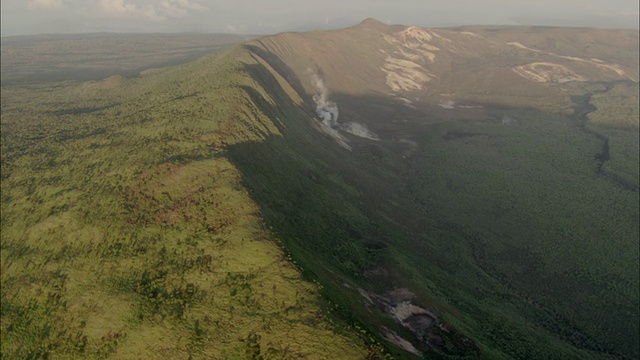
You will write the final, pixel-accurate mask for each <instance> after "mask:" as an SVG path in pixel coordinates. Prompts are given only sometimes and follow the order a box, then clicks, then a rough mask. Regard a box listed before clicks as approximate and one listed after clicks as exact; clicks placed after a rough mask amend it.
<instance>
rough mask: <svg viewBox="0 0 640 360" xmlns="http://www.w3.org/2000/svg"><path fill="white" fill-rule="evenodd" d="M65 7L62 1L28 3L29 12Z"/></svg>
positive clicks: (33, 0) (32, 1) (51, 0)
mask: <svg viewBox="0 0 640 360" xmlns="http://www.w3.org/2000/svg"><path fill="white" fill-rule="evenodd" d="M63 7H64V4H63V3H62V0H29V2H28V3H27V9H29V10H55V9H62V8H63Z"/></svg>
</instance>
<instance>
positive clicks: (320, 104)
mask: <svg viewBox="0 0 640 360" xmlns="http://www.w3.org/2000/svg"><path fill="white" fill-rule="evenodd" d="M311 81H312V82H313V86H314V87H315V88H316V91H317V92H318V93H317V94H315V95H313V101H314V102H315V103H316V114H318V117H320V120H321V121H322V123H323V124H324V125H325V126H330V127H332V128H335V127H338V104H336V103H335V102H333V101H330V100H329V90H328V89H327V87H326V86H325V85H324V81H323V80H322V78H321V77H320V76H318V74H315V73H313V74H311Z"/></svg>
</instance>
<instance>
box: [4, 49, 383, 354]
mask: <svg viewBox="0 0 640 360" xmlns="http://www.w3.org/2000/svg"><path fill="white" fill-rule="evenodd" d="M90 50H91V49H90ZM230 59H231V58H230V55H229V54H227V53H225V54H222V55H212V56H209V57H205V58H203V59H201V60H198V61H196V62H194V63H192V64H190V65H186V66H184V67H176V68H167V69H163V70H160V72H159V73H156V74H155V75H148V76H142V77H139V78H134V79H126V78H124V77H110V78H107V79H105V80H101V81H94V82H83V83H79V82H73V81H68V82H64V83H60V82H43V83H34V82H32V81H31V80H32V79H30V81H29V82H28V83H26V84H24V85H23V84H12V85H8V86H7V85H3V88H2V218H1V224H2V257H1V259H2V265H1V266H2V278H1V280H2V286H1V289H2V290H1V291H2V295H1V296H2V297H1V299H2V313H1V316H2V331H1V334H2V335H1V336H2V348H1V350H2V358H7V359H9V358H15V359H19V358H46V357H56V356H59V357H74V358H105V357H116V358H163V359H166V358H189V357H193V358H220V359H227V358H256V357H258V356H265V357H268V358H300V357H308V356H320V357H324V358H354V359H358V358H362V357H364V356H366V354H367V352H366V349H367V348H371V349H376V348H378V347H379V345H377V344H375V343H373V342H371V341H369V340H367V341H369V344H368V345H367V344H365V341H364V340H363V339H361V338H360V337H358V336H356V335H355V334H356V331H355V330H354V329H352V328H351V325H350V324H347V323H346V322H344V321H343V320H341V319H340V318H336V317H335V316H334V315H331V313H329V312H324V311H321V310H320V309H321V308H326V309H329V308H330V307H331V306H332V305H331V304H330V303H328V302H327V301H322V302H321V299H320V298H319V286H318V285H317V284H314V283H311V282H309V281H306V280H303V279H302V277H301V273H300V270H299V269H298V268H297V267H296V265H295V264H294V263H293V262H292V261H291V260H290V258H289V257H288V256H287V255H286V253H284V252H283V251H282V250H281V249H279V248H278V246H277V245H276V243H275V238H274V237H273V235H272V234H271V233H270V231H269V230H268V228H266V226H265V225H264V222H263V220H262V219H261V217H260V215H259V209H258V207H257V206H256V204H255V203H254V202H253V201H252V200H251V199H250V197H249V195H248V194H247V192H246V190H244V188H243V187H242V184H241V181H240V174H239V173H238V171H237V169H236V168H235V167H234V166H233V165H232V164H231V163H230V162H229V160H228V159H227V158H226V156H225V154H224V148H223V147H222V144H223V143H233V142H234V139H233V136H237V140H235V141H241V140H242V141H246V140H247V139H250V138H252V137H256V139H257V138H258V137H257V135H254V134H252V133H251V132H250V131H248V130H246V131H244V132H239V131H241V130H242V129H243V127H244V126H246V125H242V124H238V123H236V122H234V119H235V117H232V114H235V112H236V110H237V108H238V107H240V106H244V104H245V101H246V100H245V95H244V94H243V93H242V92H241V89H240V88H239V87H238V86H240V85H241V84H246V86H253V84H254V83H253V81H252V80H251V79H250V78H249V77H248V76H246V74H245V73H243V72H242V71H241V69H240V68H238V64H236V63H234V62H233V61H230ZM45 70H46V69H45ZM227 134H234V135H233V136H227Z"/></svg>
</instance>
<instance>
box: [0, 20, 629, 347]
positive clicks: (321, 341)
mask: <svg viewBox="0 0 640 360" xmlns="http://www.w3.org/2000/svg"><path fill="white" fill-rule="evenodd" d="M552 39H556V40H552ZM613 39H615V42H614V41H613ZM634 41H635V44H636V45H637V32H636V33H633V32H629V31H614V30H610V31H609V30H606V31H605V30H592V29H558V28H508V27H507V28H489V27H483V28H455V29H421V28H415V27H403V26H386V25H384V24H381V23H379V22H377V21H375V20H371V19H370V20H367V21H365V22H363V23H362V24H360V25H358V26H355V27H352V28H348V29H344V30H337V31H328V32H311V33H285V34H279V35H276V36H273V37H266V38H261V39H257V40H253V41H249V42H246V43H243V44H240V45H237V46H235V47H233V48H232V49H230V50H227V51H223V52H221V53H218V54H214V55H209V56H206V57H203V58H200V59H198V60H196V61H193V62H191V63H189V64H185V65H180V66H175V67H171V68H165V69H161V70H158V71H154V72H151V73H149V72H147V73H143V74H141V75H140V76H139V77H135V78H129V79H127V78H124V77H117V76H116V77H110V78H107V79H104V80H101V81H92V82H84V83H76V82H65V83H60V82H53V83H33V82H31V83H29V84H21V83H16V84H13V83H12V84H4V83H3V86H2V138H1V140H2V143H1V145H2V205H1V206H2V208H1V209H2V219H1V224H2V225H1V226H2V228H1V229H2V256H1V260H2V263H1V266H2V278H1V281H2V284H1V285H2V294H1V296H2V332H1V334H2V335H1V336H2V356H3V357H4V356H8V357H9V358H24V357H45V356H59V357H66V356H71V357H76V358H84V357H115V358H131V357H134V358H136V357H144V358H147V357H159V358H180V357H193V358H198V357H200V358H249V359H251V358H254V359H256V358H305V357H313V356H316V357H318V358H328V359H332V358H364V357H368V358H383V357H397V358H421V357H424V358H444V359H446V358H522V359H525V358H526V359H529V358H594V359H604V358H637V357H638V356H639V355H640V353H639V352H638V351H639V350H638V347H639V342H640V340H639V337H640V335H639V328H638V323H639V322H640V317H639V314H638V307H639V305H640V304H639V298H638V293H639V281H640V280H639V274H638V265H639V254H638V237H639V231H638V221H637V219H638V216H639V214H638V212H639V210H638V168H637V164H638V138H637V135H638V123H637V116H636V117H635V118H634V117H633V115H634V114H636V115H637V112H638V110H637V101H635V102H634V99H637V93H638V82H637V80H638V73H637V59H638V52H637V46H636V47H635V48H634V47H633V45H634ZM581 44H585V45H581ZM587 45H589V46H587ZM614 50H615V51H614ZM634 61H635V63H634Z"/></svg>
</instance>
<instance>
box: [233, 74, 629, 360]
mask: <svg viewBox="0 0 640 360" xmlns="http://www.w3.org/2000/svg"><path fill="white" fill-rule="evenodd" d="M268 77H269V76H268V74H266V73H265V71H264V70H262V72H260V71H258V70H256V72H254V73H253V78H255V79H264V80H263V81H264V82H263V84H266V83H269V82H270V80H268ZM271 82H272V81H271ZM265 86H266V85H265ZM270 88H272V89H273V87H270ZM272 94H273V93H272ZM275 94H276V95H277V93H275ZM284 97H285V95H284V94H282V93H281V94H280V95H279V96H277V98H278V99H281V100H282V99H284ZM343 98H344V97H343ZM277 103H278V106H277V107H267V108H266V110H265V111H266V113H267V114H268V115H269V116H270V117H272V118H281V116H282V114H287V113H289V111H294V110H293V109H294V108H293V104H292V103H289V105H287V102H286V101H278V102H277ZM362 103H375V104H377V107H376V109H380V108H383V107H384V104H385V100H383V99H369V100H366V101H362ZM386 105H387V106H389V107H390V108H393V104H392V103H391V102H390V101H389V100H387V103H386ZM397 106H398V105H396V108H397ZM351 110H352V111H353V109H351ZM361 111H367V110H366V109H361ZM293 114H295V115H294V116H290V117H289V118H288V119H286V120H285V121H284V125H283V126H282V130H281V132H282V134H283V137H280V136H272V137H269V138H268V139H267V140H266V141H261V142H249V143H241V144H237V145H234V146H233V147H232V148H231V149H230V153H231V158H232V159H233V160H234V163H235V164H237V166H238V168H239V169H240V170H241V171H242V173H243V175H244V177H245V179H244V183H245V184H246V185H247V186H248V188H249V189H251V194H252V197H253V198H254V199H255V200H256V201H257V203H258V204H260V206H261V208H262V214H263V215H264V216H265V218H266V219H268V220H269V222H270V224H272V226H273V227H274V231H275V232H276V234H277V235H278V237H279V238H281V239H283V241H284V245H285V248H287V249H289V250H290V251H291V252H292V253H293V254H294V256H295V258H296V259H297V260H298V262H299V263H300V264H303V267H304V268H305V269H308V271H309V272H311V273H312V274H313V276H317V277H319V278H320V279H322V280H323V281H324V282H326V284H325V285H326V286H327V288H329V289H330V290H329V291H331V292H332V297H333V298H334V299H342V302H341V303H340V305H342V306H345V307H348V308H349V309H350V310H351V311H352V312H353V313H355V314H357V316H358V317H359V318H368V320H367V323H368V325H369V326H371V327H372V328H374V329H376V328H379V326H381V325H382V324H384V325H385V326H393V325H389V324H386V323H384V320H383V319H379V318H378V319H375V318H373V319H372V318H371V317H370V315H369V316H368V315H367V311H366V310H363V309H362V308H363V304H364V303H365V302H364V301H363V300H358V299H359V297H358V296H357V295H356V293H355V292H354V294H352V296H351V297H344V295H339V293H345V292H346V293H349V292H350V291H349V290H347V289H344V288H341V286H340V285H339V284H336V282H337V281H336V277H337V278H340V277H344V278H347V279H349V280H350V281H352V282H353V283H355V284H357V286H359V287H363V288H366V289H370V290H374V291H379V292H382V291H385V290H389V289H390V288H391V287H402V286H405V287H408V288H409V289H411V290H413V291H416V292H417V293H418V292H419V293H418V295H419V296H420V298H419V301H420V302H421V303H422V304H423V305H425V306H428V307H430V308H434V309H437V310H438V311H439V312H440V313H441V314H442V316H443V317H444V319H446V321H448V322H450V323H451V324H454V325H455V326H458V327H460V329H465V333H466V334H467V335H469V336H471V338H473V339H475V340H476V341H478V342H479V343H480V345H481V346H482V348H483V352H484V353H485V354H486V355H487V356H488V357H493V356H500V357H508V358H532V357H534V358H536V357H537V358H547V357H561V358H577V357H579V358H592V357H594V358H597V357H600V356H606V355H605V354H612V355H614V354H635V352H636V351H637V350H636V349H637V346H636V345H637V334H638V328H637V323H638V321H637V320H638V314H637V312H636V311H635V309H636V308H637V306H638V292H637V290H638V274H637V266H636V265H637V264H638V252H637V251H636V250H633V249H637V246H636V245H637V238H638V226H637V222H636V219H637V217H638V207H637V193H633V192H630V191H628V190H626V189H624V188H622V187H620V186H618V185H617V184H616V183H615V182H614V181H611V180H610V179H608V178H606V177H603V176H601V175H599V174H597V173H596V171H595V169H596V167H597V166H598V161H597V159H596V155H597V154H598V152H599V151H600V149H601V146H602V144H601V141H600V140H599V139H598V138H597V137H595V136H593V135H592V134H590V133H588V132H584V131H583V130H581V128H580V125H579V124H578V123H576V121H575V120H572V119H569V118H564V117H561V116H557V115H551V114H547V113H541V112H535V111H524V110H502V111H495V112H493V113H491V114H490V115H491V117H492V118H493V119H494V120H483V121H473V122H469V121H455V122H437V121H435V122H434V121H432V125H429V126H427V127H426V128H424V127H423V128H424V130H421V131H420V132H419V133H418V134H417V135H416V137H415V139H416V140H417V141H419V143H420V148H419V150H418V152H417V153H415V154H414V155H413V156H411V157H409V158H407V159H405V158H404V157H403V156H404V155H403V154H405V153H406V148H405V149H398V146H397V145H394V143H391V142H389V143H383V144H377V143H364V144H359V146H357V148H355V149H354V152H353V154H350V153H348V152H347V151H346V150H343V149H341V148H339V147H337V146H335V144H332V140H331V139H329V138H318V136H317V135H316V136H311V135H310V134H309V129H308V127H306V125H305V122H304V120H302V121H301V120H300V119H304V118H305V117H306V118H309V117H310V115H309V114H304V113H301V112H300V113H297V114H296V113H295V112H293ZM505 118H508V119H510V121H509V122H505V121H504V119H505ZM412 121H416V122H419V121H420V119H412ZM353 140H354V142H355V141H356V140H357V139H353ZM617 140H618V139H617V138H616V139H612V140H611V142H612V143H616V142H617ZM394 148H395V149H398V150H396V151H394V150H393V149H394ZM636 181H637V180H636ZM616 209H620V210H616ZM377 243H380V244H382V245H380V246H373V245H372V244H377ZM371 269H383V270H384V271H383V273H385V274H388V275H387V276H385V277H382V278H379V277H368V276H366V274H367V272H368V270H371ZM337 274H340V275H337ZM596 294H597V295H596ZM594 295H596V296H594ZM354 296H355V299H356V300H354ZM576 304H579V306H576ZM396 329H397V327H396ZM397 330H398V331H400V329H397ZM634 334H635V335H634ZM634 339H635V340H634ZM540 344H545V345H544V346H541V345H540ZM443 351H444V350H443ZM438 354H439V356H446V352H445V354H443V353H442V352H438ZM432 355H433V354H432Z"/></svg>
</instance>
